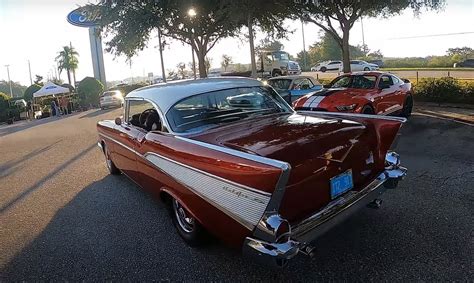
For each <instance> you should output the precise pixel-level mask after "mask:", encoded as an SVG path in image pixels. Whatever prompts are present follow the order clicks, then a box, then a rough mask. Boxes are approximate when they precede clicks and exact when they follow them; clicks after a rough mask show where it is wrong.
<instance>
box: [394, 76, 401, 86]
mask: <svg viewBox="0 0 474 283" xmlns="http://www.w3.org/2000/svg"><path fill="white" fill-rule="evenodd" d="M392 80H393V84H395V85H398V84H399V83H400V80H399V79H398V78H397V77H395V76H392Z"/></svg>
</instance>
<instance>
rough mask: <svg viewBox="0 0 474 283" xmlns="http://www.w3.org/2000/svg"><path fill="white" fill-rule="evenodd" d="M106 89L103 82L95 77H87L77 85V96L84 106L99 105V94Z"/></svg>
mask: <svg viewBox="0 0 474 283" xmlns="http://www.w3.org/2000/svg"><path fill="white" fill-rule="evenodd" d="M103 91H104V86H103V85H102V83H101V82H100V81H98V80H96V79H95V78H91V77H85V78H84V79H83V80H82V81H80V82H79V85H78V86H77V96H78V98H79V101H80V103H81V105H82V106H85V107H90V106H98V105H99V96H100V94H101V93H102V92H103Z"/></svg>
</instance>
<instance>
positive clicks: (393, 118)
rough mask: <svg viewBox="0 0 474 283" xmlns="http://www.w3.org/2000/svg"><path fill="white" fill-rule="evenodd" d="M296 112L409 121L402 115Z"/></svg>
mask: <svg viewBox="0 0 474 283" xmlns="http://www.w3.org/2000/svg"><path fill="white" fill-rule="evenodd" d="M296 113H303V114H318V115H324V116H341V117H352V118H369V119H382V120H390V121H398V122H401V123H405V122H406V121H407V119H406V118H402V117H393V116H383V115H372V114H358V113H339V112H325V111H306V110H304V111H301V110H300V111H296Z"/></svg>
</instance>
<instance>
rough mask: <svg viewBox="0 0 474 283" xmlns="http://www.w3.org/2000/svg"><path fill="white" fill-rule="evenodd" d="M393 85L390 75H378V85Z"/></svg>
mask: <svg viewBox="0 0 474 283" xmlns="http://www.w3.org/2000/svg"><path fill="white" fill-rule="evenodd" d="M392 85H393V81H392V77H391V76H382V77H380V81H379V87H380V86H388V87H390V86H392Z"/></svg>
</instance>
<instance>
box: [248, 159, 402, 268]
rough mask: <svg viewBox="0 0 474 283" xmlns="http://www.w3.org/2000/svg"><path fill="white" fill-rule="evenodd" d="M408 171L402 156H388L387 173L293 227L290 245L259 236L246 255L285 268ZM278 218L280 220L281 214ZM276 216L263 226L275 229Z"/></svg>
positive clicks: (261, 224)
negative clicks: (401, 158) (264, 239)
mask: <svg viewBox="0 0 474 283" xmlns="http://www.w3.org/2000/svg"><path fill="white" fill-rule="evenodd" d="M406 173H407V169H406V168H405V167H402V166H400V157H399V155H398V154H396V153H395V152H389V153H387V155H386V157H385V171H384V172H382V173H381V174H380V175H379V176H378V177H377V178H375V179H374V180H373V181H372V182H371V183H370V184H368V185H367V186H366V187H365V188H364V189H362V190H360V191H358V192H355V191H350V192H348V193H346V194H345V195H343V196H341V197H339V198H337V199H335V200H334V201H332V202H330V203H329V204H328V205H327V206H326V207H324V208H323V209H321V210H320V211H318V212H317V213H315V214H313V215H311V216H310V217H308V218H306V219H304V220H303V221H301V222H300V223H298V224H296V225H295V226H293V227H292V228H291V236H290V237H289V238H288V240H287V241H286V242H283V243H280V242H267V241H263V240H260V239H258V238H257V237H247V238H246V239H245V242H244V245H243V252H244V254H246V255H249V256H252V257H253V258H256V259H257V260H258V261H260V262H261V263H263V264H267V265H272V266H277V267H282V266H284V265H286V263H287V261H288V260H289V259H291V258H293V257H294V256H296V255H297V254H298V253H299V252H302V253H305V252H304V250H305V249H306V248H307V247H308V248H309V247H310V246H309V243H311V242H312V241H314V240H315V239H316V238H318V237H319V236H321V235H323V234H324V233H326V232H327V231H329V230H330V229H331V228H332V227H334V226H336V225H337V224H339V223H341V222H343V221H344V220H345V219H347V218H348V217H349V216H350V215H352V214H353V213H355V212H356V211H358V210H359V209H360V208H362V207H365V206H366V205H367V204H369V203H370V202H372V201H373V200H375V199H377V198H378V197H379V196H380V195H381V194H382V193H383V192H385V190H386V189H387V188H394V186H393V183H394V182H395V186H396V184H397V182H398V181H399V180H401V179H403V177H405V176H406ZM382 185H384V186H382ZM274 216H275V217H280V216H279V215H278V214H275V215H274ZM271 218H272V217H271V216H270V217H263V218H262V220H261V222H263V223H259V225H260V226H267V227H268V226H271V225H272V223H266V221H267V220H268V219H271Z"/></svg>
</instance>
